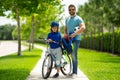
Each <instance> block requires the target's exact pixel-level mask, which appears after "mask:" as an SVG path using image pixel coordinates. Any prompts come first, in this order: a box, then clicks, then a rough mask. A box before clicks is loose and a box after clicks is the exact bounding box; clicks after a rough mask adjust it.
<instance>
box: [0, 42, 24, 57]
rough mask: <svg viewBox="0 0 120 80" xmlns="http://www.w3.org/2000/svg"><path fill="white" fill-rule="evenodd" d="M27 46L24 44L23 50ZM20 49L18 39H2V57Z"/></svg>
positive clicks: (0, 44)
mask: <svg viewBox="0 0 120 80" xmlns="http://www.w3.org/2000/svg"><path fill="white" fill-rule="evenodd" d="M25 49H26V47H24V46H22V47H21V50H25ZM17 51H18V44H17V41H0V57H2V56H6V55H9V54H12V53H15V52H17Z"/></svg>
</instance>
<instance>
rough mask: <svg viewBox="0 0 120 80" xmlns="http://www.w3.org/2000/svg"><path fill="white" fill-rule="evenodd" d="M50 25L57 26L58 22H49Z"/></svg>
mask: <svg viewBox="0 0 120 80" xmlns="http://www.w3.org/2000/svg"><path fill="white" fill-rule="evenodd" d="M50 26H51V27H59V23H58V22H55V21H53V22H51V24H50Z"/></svg>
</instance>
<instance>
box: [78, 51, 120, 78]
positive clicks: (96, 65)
mask: <svg viewBox="0 0 120 80" xmlns="http://www.w3.org/2000/svg"><path fill="white" fill-rule="evenodd" d="M78 59H79V61H78V64H79V68H80V69H81V70H82V71H83V72H84V73H85V74H86V75H87V77H88V78H89V79H90V80H119V79H120V56H113V55H110V54H108V53H105V52H97V51H93V50H87V49H79V53H78Z"/></svg>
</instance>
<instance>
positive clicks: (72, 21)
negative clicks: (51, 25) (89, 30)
mask: <svg viewBox="0 0 120 80" xmlns="http://www.w3.org/2000/svg"><path fill="white" fill-rule="evenodd" d="M68 10H69V14H70V16H69V17H68V18H67V19H66V21H65V28H64V37H67V36H69V37H71V38H73V46H74V49H73V52H72V54H71V55H72V62H73V70H72V77H73V78H76V77H77V66H78V59H77V52H78V48H79V45H80V40H81V33H82V32H83V31H84V30H85V24H84V22H83V20H82V18H81V17H79V16H78V15H76V7H75V6H74V5H73V4H71V5H69V7H68ZM77 26H79V30H78V31H75V32H74V28H75V27H77Z"/></svg>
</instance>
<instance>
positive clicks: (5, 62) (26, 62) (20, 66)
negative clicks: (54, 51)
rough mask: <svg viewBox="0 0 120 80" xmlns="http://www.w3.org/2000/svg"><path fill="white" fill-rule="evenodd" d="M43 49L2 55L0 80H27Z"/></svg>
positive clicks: (0, 58) (0, 59)
mask: <svg viewBox="0 0 120 80" xmlns="http://www.w3.org/2000/svg"><path fill="white" fill-rule="evenodd" d="M41 53H42V51H41V50H39V49H34V50H32V51H30V52H29V51H23V52H22V56H17V53H15V54H12V55H9V56H4V57H0V80H25V79H26V77H27V76H28V75H29V73H30V71H31V70H32V69H33V68H34V67H35V65H36V63H37V61H38V60H39V59H40V57H41Z"/></svg>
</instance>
